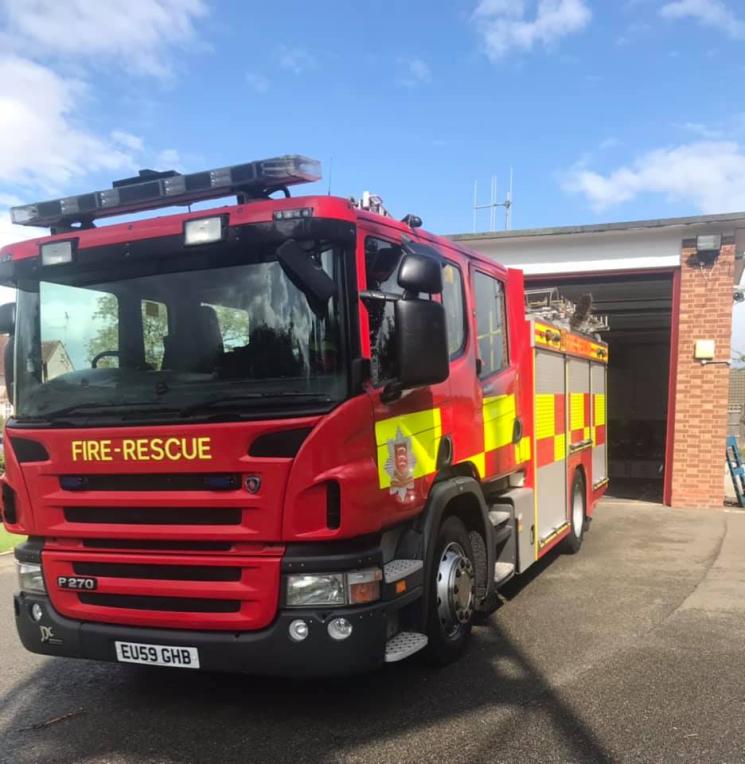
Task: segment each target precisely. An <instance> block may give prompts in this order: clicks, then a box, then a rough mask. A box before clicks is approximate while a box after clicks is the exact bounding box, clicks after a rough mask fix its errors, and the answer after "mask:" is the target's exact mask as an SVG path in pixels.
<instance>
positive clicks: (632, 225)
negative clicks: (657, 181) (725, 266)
mask: <svg viewBox="0 0 745 764" xmlns="http://www.w3.org/2000/svg"><path fill="white" fill-rule="evenodd" d="M721 223H732V224H735V225H739V226H745V212H725V213H723V214H719V215H692V216H690V217H682V218H658V219H653V220H629V221H625V222H620V223H596V224H593V225H575V226H558V227H551V228H522V229H517V230H514V231H490V232H488V233H456V234H452V235H450V236H449V237H448V238H450V239H455V240H456V241H479V240H484V239H515V238H523V237H528V236H558V235H562V234H581V233H605V232H608V231H633V230H639V229H645V228H647V229H648V228H683V227H686V226H700V225H706V224H721Z"/></svg>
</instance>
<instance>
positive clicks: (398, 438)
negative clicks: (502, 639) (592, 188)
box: [0, 155, 608, 676]
mask: <svg viewBox="0 0 745 764" xmlns="http://www.w3.org/2000/svg"><path fill="white" fill-rule="evenodd" d="M319 170H320V167H319V165H318V163H317V162H314V161H312V160H310V159H307V158H305V157H302V156H296V155H292V156H284V157H279V158H275V159H268V160H262V161H255V162H249V163H246V164H242V165H236V166H232V167H223V168H220V169H216V170H212V171H208V172H200V173H194V174H188V175H187V174H179V173H176V172H163V173H156V172H152V171H142V172H141V173H140V175H139V176H137V177H135V178H129V179H125V180H122V181H117V182H115V183H114V184H113V186H112V188H111V189H106V190H103V191H97V192H93V193H87V194H82V195H80V196H73V197H68V198H64V199H57V200H53V201H47V202H41V203H38V204H31V205H28V206H23V207H16V208H14V209H13V210H12V218H13V221H14V222H15V223H19V224H22V225H31V226H47V227H49V228H50V229H51V235H49V236H44V237H42V238H37V239H34V240H30V241H23V242H20V243H18V244H14V245H10V246H7V247H4V248H3V249H2V250H0V283H2V284H4V285H5V286H8V287H12V288H13V289H15V290H16V302H15V303H13V304H6V305H3V306H2V307H1V308H0V333H2V334H5V335H8V341H7V345H6V351H5V353H6V357H5V369H6V378H7V382H8V388H9V395H10V397H11V399H12V401H13V403H14V407H15V413H14V416H13V418H12V419H10V420H9V421H8V422H7V425H6V437H5V456H6V460H7V466H6V470H7V471H6V473H5V475H4V477H3V478H2V519H3V522H4V524H5V527H6V528H7V529H8V530H9V531H10V532H11V533H17V534H23V535H26V536H28V540H27V541H26V542H25V543H23V544H21V545H20V546H18V547H17V549H16V553H15V554H16V559H17V567H18V576H19V592H18V593H17V594H16V595H15V602H14V605H15V620H16V625H17V629H18V633H19V635H20V638H21V640H22V642H23V644H24V645H25V646H26V648H27V649H29V650H31V651H33V652H36V653H43V654H46V655H56V656H68V657H77V658H91V659H97V660H108V661H120V662H129V663H140V664H148V665H160V666H172V667H179V668H188V669H206V670H219V671H242V672H251V673H267V674H276V675H289V676H307V675H327V674H339V673H349V672H355V671H364V670H368V669H372V668H374V667H377V666H380V665H382V664H383V663H384V662H395V661H400V660H402V659H404V658H407V657H408V656H410V655H413V654H415V653H420V652H421V653H422V654H424V655H426V656H427V657H428V658H429V659H430V660H431V661H434V662H437V663H445V662H448V661H452V660H454V659H455V658H456V657H458V656H459V655H460V653H461V652H462V650H463V648H464V647H465V645H466V643H467V641H468V638H469V635H470V633H471V627H472V622H473V619H474V616H475V614H476V613H477V612H491V611H492V610H493V609H494V608H495V606H496V604H497V602H498V599H497V595H496V593H497V592H498V590H499V588H500V587H502V586H503V585H504V584H505V583H507V582H508V581H509V580H510V579H511V578H512V577H513V576H515V575H516V574H520V573H523V572H525V571H526V570H527V569H528V568H530V566H531V565H533V563H535V562H536V560H538V559H540V558H541V557H543V556H544V555H545V554H547V553H548V552H549V551H550V550H551V549H552V548H554V547H555V546H557V545H558V544H561V545H562V546H563V547H564V549H565V550H566V551H569V552H576V551H578V550H579V548H580V545H581V544H582V538H583V534H584V532H585V531H586V529H587V527H588V524H589V521H590V518H591V516H592V511H593V507H594V505H595V502H596V501H597V499H598V498H599V497H600V496H601V494H602V493H603V491H604V490H605V485H606V483H607V465H606V446H605V443H606V432H605V428H606V397H605V396H606V364H607V360H608V353H607V346H606V345H605V344H604V343H603V342H602V341H600V340H599V338H598V335H597V334H596V333H595V332H594V331H592V329H591V326H590V324H588V323H587V321H584V323H583V317H582V316H581V315H580V316H579V319H577V316H576V315H572V316H570V317H569V320H565V319H566V316H564V318H562V315H563V314H561V312H560V311H557V308H556V302H557V301H556V300H555V299H554V298H553V297H552V296H551V295H549V296H548V297H546V299H545V300H544V299H542V298H540V296H536V295H528V296H527V297H528V303H529V304H530V305H529V308H526V294H525V291H524V287H523V275H522V273H521V272H520V271H518V270H512V269H506V268H503V267H502V266H500V265H499V264H498V263H496V262H494V261H492V260H490V259H488V258H485V257H483V256H480V255H479V254H477V253H475V252H472V251H469V250H467V249H465V248H463V247H461V246H460V245H458V244H456V243H454V242H452V241H449V240H446V239H443V238H439V237H437V236H433V235H431V234H428V233H425V232H424V231H423V230H422V228H421V220H420V219H419V218H417V217H416V216H413V215H407V217H405V218H404V219H403V220H402V221H398V220H394V219H393V218H392V217H391V216H389V215H388V214H387V213H386V211H385V209H384V208H383V206H382V203H381V201H380V200H379V199H378V198H377V197H372V196H369V195H366V196H365V197H364V199H363V201H362V202H361V203H356V202H354V201H352V200H348V199H343V198H336V197H332V196H300V197H294V198H293V197H291V196H290V192H289V188H290V187H291V186H293V185H296V184H300V183H303V182H308V181H314V180H317V179H318V178H319V177H320V173H319ZM227 196H234V197H236V200H237V201H236V203H233V204H231V205H230V206H224V207H213V208H209V209H200V210H199V211H195V210H192V209H191V206H190V205H192V204H194V203H196V202H200V201H202V202H203V201H205V200H213V201H214V200H215V199H218V198H221V197H227ZM175 205H189V207H188V211H186V212H183V211H181V212H179V213H178V214H169V215H166V216H159V217H149V218H144V217H143V216H142V215H139V217H138V218H137V219H132V216H131V215H130V219H129V220H127V221H126V222H118V223H112V224H108V225H97V223H98V222H99V221H100V220H101V219H102V218H105V217H109V216H115V215H125V214H130V213H135V212H136V213H142V212H143V211H145V210H154V209H158V208H160V209H161V210H162V209H163V208H166V207H172V206H175ZM580 312H581V311H580ZM588 326H590V329H588V328H587V327H588Z"/></svg>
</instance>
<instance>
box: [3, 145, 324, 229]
mask: <svg viewBox="0 0 745 764" xmlns="http://www.w3.org/2000/svg"><path fill="white" fill-rule="evenodd" d="M320 178H321V163H320V162H318V161H317V160H315V159H309V158H308V157H304V156H301V155H299V154H288V155H286V156H281V157H274V158H272V159H260V160H257V161H255V162H248V163H246V164H237V165H232V166H230V167H220V168H218V169H216V170H206V171H204V172H195V173H191V174H189V175H182V174H181V173H178V172H175V171H174V170H168V171H166V172H155V171H153V170H140V173H139V175H137V176H135V177H133V178H125V179H123V180H117V181H114V183H112V187H111V188H110V189H106V190H104V191H93V192H92V193H88V194H80V195H79V196H68V197H65V198H63V199H52V200H50V201H47V202H36V203H35V204H27V205H24V206H22V207H12V208H11V210H10V216H11V219H12V220H13V222H14V223H16V224H17V225H29V226H49V227H52V228H65V227H68V228H69V227H71V226H73V225H75V224H79V225H82V226H90V225H91V224H92V222H93V221H94V220H96V219H97V218H103V217H111V216H112V215H124V214H127V213H131V212H141V211H142V210H152V209H157V208H158V207H170V206H172V205H178V204H192V203H193V202H198V201H203V200H205V199H217V198H219V197H221V196H231V195H233V194H235V195H236V196H238V197H239V198H241V199H242V200H246V199H261V198H266V197H268V196H269V194H271V193H273V192H275V191H279V190H285V192H286V193H287V195H289V192H288V191H287V188H288V187H289V186H293V185H297V184H298V183H312V182H313V181H316V180H320Z"/></svg>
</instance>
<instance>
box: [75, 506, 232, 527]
mask: <svg viewBox="0 0 745 764" xmlns="http://www.w3.org/2000/svg"><path fill="white" fill-rule="evenodd" d="M63 513H64V517H65V520H66V521H67V522H68V523H93V524H100V523H106V524H110V525H240V522H241V510H240V509H232V508H229V509H221V508H214V507H183V508H182V507H65V508H64V509H63Z"/></svg>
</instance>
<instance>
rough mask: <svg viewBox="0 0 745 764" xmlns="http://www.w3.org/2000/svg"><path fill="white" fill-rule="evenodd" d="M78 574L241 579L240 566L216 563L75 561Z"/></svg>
mask: <svg viewBox="0 0 745 764" xmlns="http://www.w3.org/2000/svg"><path fill="white" fill-rule="evenodd" d="M72 569H73V571H74V572H75V575H76V576H103V577H106V578H138V579H142V578H144V579H152V580H160V581H240V580H241V570H240V568H224V567H222V566H216V565H143V564H129V563H108V562H74V563H73V564H72Z"/></svg>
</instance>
